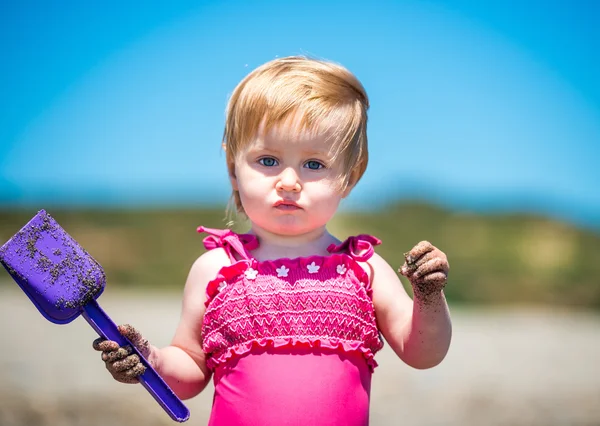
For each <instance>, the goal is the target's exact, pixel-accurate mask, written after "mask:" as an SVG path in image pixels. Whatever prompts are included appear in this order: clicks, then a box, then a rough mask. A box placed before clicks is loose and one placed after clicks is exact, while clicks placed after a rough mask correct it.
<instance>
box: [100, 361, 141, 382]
mask: <svg viewBox="0 0 600 426" xmlns="http://www.w3.org/2000/svg"><path fill="white" fill-rule="evenodd" d="M106 369H107V370H108V371H109V372H110V374H112V376H113V377H114V379H115V380H117V381H119V382H122V383H138V382H139V376H141V375H142V374H144V373H145V372H146V367H145V366H144V364H142V362H141V360H140V357H139V356H138V355H137V354H133V355H129V356H126V357H125V358H123V359H118V360H116V361H114V362H110V361H107V362H106Z"/></svg>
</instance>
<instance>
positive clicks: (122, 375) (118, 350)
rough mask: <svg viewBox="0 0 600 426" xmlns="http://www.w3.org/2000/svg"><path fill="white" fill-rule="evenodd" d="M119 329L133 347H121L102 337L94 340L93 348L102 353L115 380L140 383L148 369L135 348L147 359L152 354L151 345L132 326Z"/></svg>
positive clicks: (121, 326) (127, 325)
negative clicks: (140, 377) (140, 378)
mask: <svg viewBox="0 0 600 426" xmlns="http://www.w3.org/2000/svg"><path fill="white" fill-rule="evenodd" d="M118 328H119V332H120V333H121V335H123V337H125V338H126V339H127V340H128V341H129V342H131V344H132V345H133V346H131V345H127V346H122V347H121V346H119V344H118V343H117V342H115V341H112V340H107V339H104V338H102V337H100V338H98V339H96V340H94V341H93V343H92V346H93V348H94V349H95V350H97V351H99V352H102V355H101V357H102V360H103V361H104V363H105V365H106V369H107V370H108V371H109V372H110V373H111V374H112V376H113V377H114V378H115V380H117V381H119V382H122V383H138V382H139V379H138V377H139V376H140V375H142V374H144V373H145V372H146V367H145V366H144V364H142V362H141V359H140V356H138V355H137V354H136V353H134V352H135V351H134V349H133V347H136V348H137V349H138V350H139V351H140V353H141V354H142V356H145V357H146V356H148V353H149V352H150V345H149V343H148V341H147V340H146V339H144V338H143V337H142V335H141V334H140V332H138V331H137V330H136V329H135V328H134V327H132V326H131V325H129V324H124V325H120V326H119V327H118Z"/></svg>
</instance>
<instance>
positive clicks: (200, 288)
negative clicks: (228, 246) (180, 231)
mask: <svg viewBox="0 0 600 426" xmlns="http://www.w3.org/2000/svg"><path fill="white" fill-rule="evenodd" d="M230 264H231V261H230V260H229V257H228V256H227V253H225V250H223V249H222V248H216V249H213V250H210V251H207V252H206V253H204V254H202V255H201V256H200V257H198V259H196V261H195V262H194V263H193V265H192V267H191V268H190V272H189V274H188V277H187V280H186V283H185V288H184V290H183V300H182V306H181V319H180V323H179V327H178V329H177V331H176V335H175V338H174V340H175V341H179V342H181V340H188V339H190V338H194V339H197V338H198V337H199V336H200V329H201V327H202V321H203V319H204V311H205V306H204V305H205V303H206V286H207V285H208V283H209V282H210V281H211V280H213V279H214V278H215V277H216V276H217V273H218V272H219V270H220V269H221V268H222V267H223V266H227V265H230Z"/></svg>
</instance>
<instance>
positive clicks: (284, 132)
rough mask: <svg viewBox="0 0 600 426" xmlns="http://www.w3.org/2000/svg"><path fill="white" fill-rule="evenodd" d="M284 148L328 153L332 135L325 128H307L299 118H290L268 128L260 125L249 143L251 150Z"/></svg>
mask: <svg viewBox="0 0 600 426" xmlns="http://www.w3.org/2000/svg"><path fill="white" fill-rule="evenodd" d="M286 147H287V148H292V147H294V148H300V149H303V150H307V151H316V152H323V153H330V152H331V150H332V134H331V132H330V131H329V130H328V129H327V128H326V127H325V126H322V125H319V126H313V127H312V128H309V127H307V126H305V125H303V124H302V121H301V119H300V118H297V117H292V118H290V119H287V120H285V121H283V122H281V123H276V124H272V125H271V126H270V127H269V128H267V126H266V125H265V123H264V122H263V123H261V125H260V126H259V128H258V131H257V133H256V136H255V137H254V138H253V139H252V140H251V141H250V143H249V148H251V149H260V148H264V149H273V150H275V149H285V148H286Z"/></svg>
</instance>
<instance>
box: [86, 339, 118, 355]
mask: <svg viewBox="0 0 600 426" xmlns="http://www.w3.org/2000/svg"><path fill="white" fill-rule="evenodd" d="M92 346H93V348H94V349H95V350H97V351H100V352H111V351H116V350H117V349H119V344H118V343H117V342H114V341H112V340H106V339H104V338H103V337H98V338H97V339H96V340H94V341H93V342H92Z"/></svg>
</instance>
